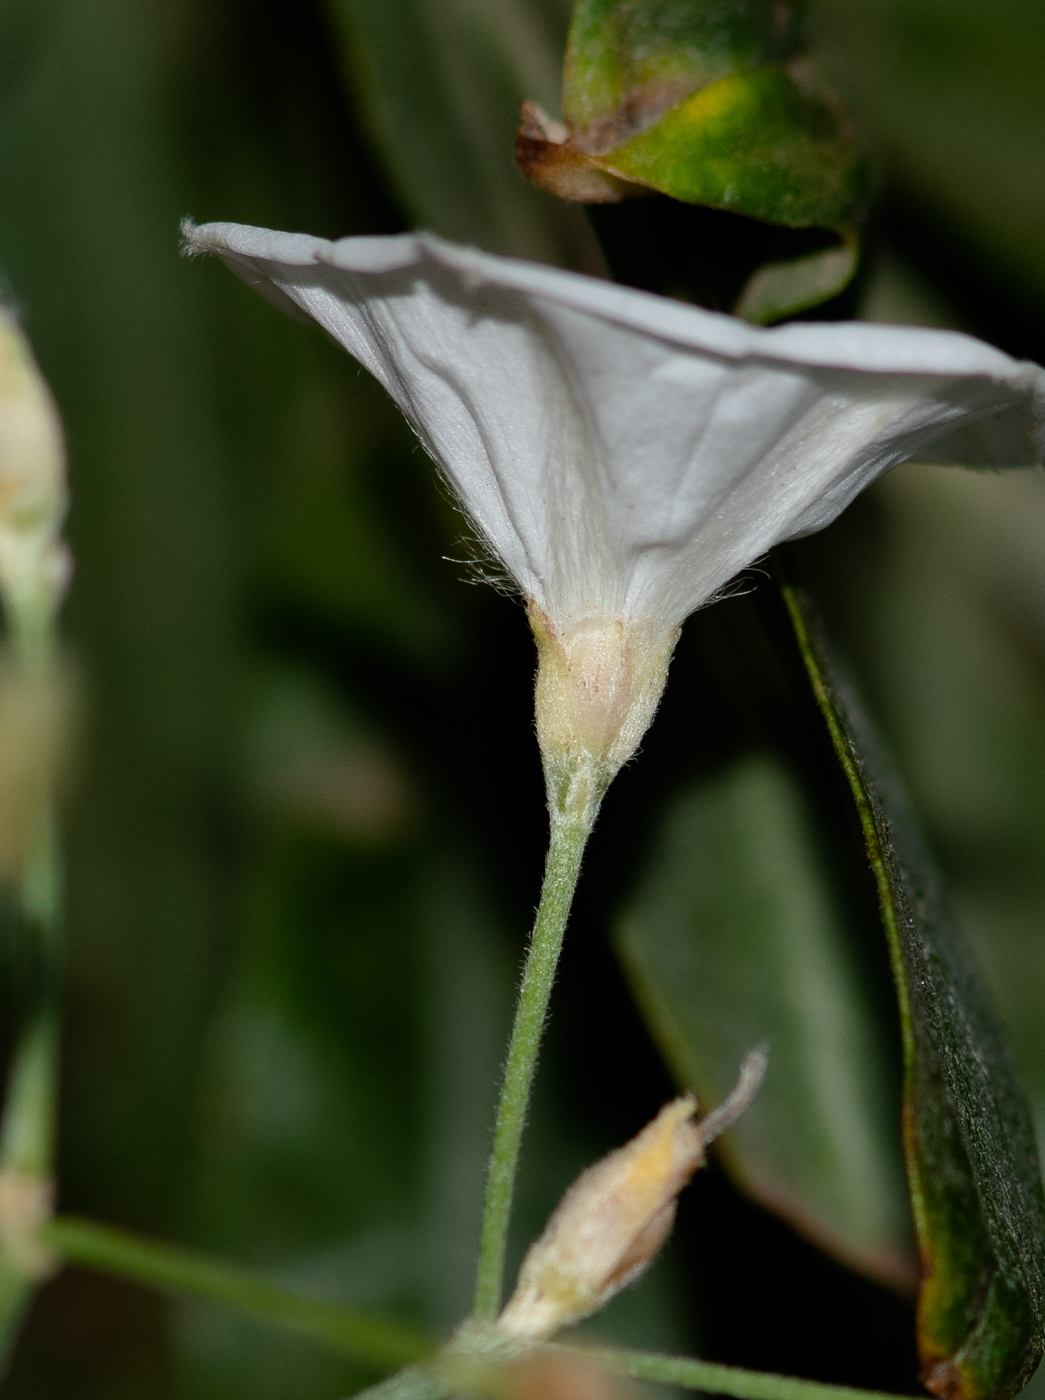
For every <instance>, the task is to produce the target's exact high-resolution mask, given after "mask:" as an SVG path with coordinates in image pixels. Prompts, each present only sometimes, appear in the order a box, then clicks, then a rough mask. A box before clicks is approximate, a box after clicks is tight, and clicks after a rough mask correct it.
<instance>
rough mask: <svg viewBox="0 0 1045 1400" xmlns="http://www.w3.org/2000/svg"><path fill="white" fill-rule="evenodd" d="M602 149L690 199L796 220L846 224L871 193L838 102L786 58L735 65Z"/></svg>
mask: <svg viewBox="0 0 1045 1400" xmlns="http://www.w3.org/2000/svg"><path fill="white" fill-rule="evenodd" d="M601 159H602V161H603V162H604V163H605V165H606V166H607V167H608V168H609V169H610V170H611V171H612V172H613V173H614V174H616V175H620V176H623V177H624V178H625V179H628V180H633V181H635V182H636V183H640V184H643V185H648V186H649V187H650V188H651V189H654V190H658V191H660V192H661V193H662V194H667V195H670V196H671V197H672V198H673V199H679V200H682V201H683V202H684V203H686V204H708V205H711V206H713V207H714V208H716V209H730V210H732V211H733V212H734V213H737V214H747V215H748V216H750V217H751V218H755V219H764V220H766V221H767V222H769V223H777V224H787V225H789V226H790V227H793V228H805V227H811V226H823V227H824V228H846V227H848V226H849V225H850V224H852V223H853V222H854V221H855V220H856V218H857V217H858V215H859V212H860V207H861V204H862V202H863V198H864V176H863V170H862V167H861V165H860V163H859V160H858V157H857V153H856V150H855V148H854V146H853V145H852V144H851V142H850V141H849V140H848V139H847V137H846V135H845V133H844V131H843V130H842V129H841V128H840V126H839V124H838V122H837V121H836V119H835V117H834V115H833V113H832V112H831V110H830V108H829V107H828V106H827V104H826V103H825V102H824V101H823V100H822V99H821V98H820V97H819V96H818V95H815V94H810V93H806V92H803V91H802V90H801V88H800V87H799V86H798V84H797V83H796V82H795V81H794V79H793V78H791V77H790V76H789V74H787V73H786V72H784V71H782V70H781V69H778V68H758V69H755V70H754V71H752V72H738V73H731V74H730V75H729V77H727V78H723V79H721V80H720V81H719V82H717V83H712V84H711V85H710V86H709V87H706V88H702V89H701V90H700V91H699V92H696V93H694V94H693V96H692V97H688V98H686V100H685V101H684V102H680V103H679V104H678V106H676V107H672V108H671V110H670V111H668V112H666V113H665V114H664V115H663V116H662V117H661V119H660V120H659V121H658V122H657V123H656V125H654V126H652V127H650V128H649V130H647V131H642V132H640V133H639V134H638V135H636V136H633V137H631V138H630V139H629V140H627V141H624V142H622V143H621V144H620V145H617V146H614V148H613V149H612V150H611V151H609V152H607V153H606V154H604V155H602V157H601Z"/></svg>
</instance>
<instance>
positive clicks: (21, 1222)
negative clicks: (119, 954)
mask: <svg viewBox="0 0 1045 1400" xmlns="http://www.w3.org/2000/svg"><path fill="white" fill-rule="evenodd" d="M18 894H19V913H20V918H21V923H22V926H23V928H24V930H25V934H26V935H27V937H26V941H27V943H28V945H29V951H30V953H31V956H32V961H33V963H34V967H33V975H34V977H35V978H36V979H37V982H36V988H35V992H34V995H33V1004H32V1006H31V1008H30V1010H29V1013H28V1015H27V1017H26V1020H25V1024H24V1025H23V1027H22V1030H21V1032H20V1034H19V1036H18V1040H17V1042H16V1044H15V1048H14V1054H13V1056H12V1059H11V1068H10V1072H9V1074H8V1081H7V1094H6V1097H5V1100H4V1107H3V1119H2V1122H0V1179H2V1180H5V1181H7V1182H10V1183H12V1184H13V1185H14V1187H15V1189H16V1197H15V1199H16V1200H17V1199H18V1196H17V1186H18V1184H19V1183H22V1184H23V1186H31V1184H32V1183H35V1184H36V1185H37V1186H38V1187H39V1188H40V1190H41V1191H42V1192H44V1193H45V1194H44V1197H43V1200H44V1201H46V1199H47V1197H46V1193H47V1192H48V1190H49V1188H50V1183H51V1178H52V1176H53V1174H54V1141H55V1126H56V1116H57V1083H58V1043H59V1016H60V988H61V975H62V900H61V864H60V860H59V855H58V847H57V842H56V839H55V834H54V830H53V827H52V825H51V822H50V819H49V818H48V817H45V818H44V819H43V820H42V821H41V825H40V829H39V833H38V835H37V839H36V841H35V842H34V844H33V847H32V849H31V850H30V852H29V854H28V856H27V858H26V862H25V866H24V868H23V872H22V877H21V880H20V884H19V891H18ZM22 1199H23V1200H25V1199H27V1198H25V1197H23V1198H22ZM28 1201H32V1196H30V1197H29V1198H28ZM45 1208H46V1207H45ZM29 1209H30V1210H34V1209H39V1205H38V1204H37V1205H35V1206H33V1205H30V1206H29ZM20 1214H21V1212H20ZM35 1223H36V1220H35V1218H20V1219H17V1220H13V1221H12V1220H5V1222H4V1229H5V1231H14V1232H15V1233H16V1235H22V1236H24V1237H25V1238H27V1239H28V1238H30V1237H31V1234H32V1230H33V1227H34V1225H35ZM31 1248H32V1247H31V1246H30V1249H31ZM47 1272H48V1262H47V1260H46V1257H44V1258H42V1259H39V1260H37V1259H34V1258H33V1257H32V1254H31V1253H30V1254H29V1255H28V1256H26V1254H25V1253H24V1246H23V1247H21V1248H20V1247H19V1244H18V1240H17V1239H12V1238H11V1237H10V1235H8V1234H6V1233H5V1236H4V1241H3V1247H2V1248H0V1374H3V1371H4V1369H5V1368H6V1365H7V1362H8V1360H9V1359H10V1355H11V1351H12V1349H13V1347H14V1343H15V1339H16V1337H17V1335H18V1330H19V1327H20V1324H21V1321H22V1318H23V1316H24V1314H25V1311H26V1308H27V1307H28V1306H29V1302H30V1300H31V1298H32V1295H33V1290H34V1288H35V1286H36V1285H37V1284H38V1283H39V1282H40V1281H41V1279H42V1278H43V1277H46V1274H47Z"/></svg>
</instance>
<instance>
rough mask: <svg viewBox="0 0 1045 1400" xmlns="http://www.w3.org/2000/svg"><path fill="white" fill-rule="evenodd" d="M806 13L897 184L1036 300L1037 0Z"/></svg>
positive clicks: (1040, 280)
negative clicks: (826, 44)
mask: <svg viewBox="0 0 1045 1400" xmlns="http://www.w3.org/2000/svg"><path fill="white" fill-rule="evenodd" d="M815 13H816V17H817V20H818V30H819V32H820V33H821V35H823V36H826V37H827V38H828V40H829V48H830V56H831V59H832V66H833V70H834V72H835V74H836V75H837V77H838V78H839V80H840V81H841V82H842V84H843V86H844V88H845V91H846V96H847V98H848V99H851V101H852V102H853V104H854V105H855V106H856V107H857V109H858V110H859V112H860V115H861V117H862V118H863V119H864V121H865V122H866V125H867V127H868V129H869V130H870V131H872V132H874V133H876V135H877V138H878V143H879V149H880V152H881V155H882V156H883V157H884V159H885V161H886V162H887V164H888V166H889V167H890V169H891V172H892V174H893V175H894V177H896V178H897V179H898V181H899V182H900V183H901V185H902V187H903V190H904V192H905V194H907V195H908V196H909V197H911V198H913V199H914V200H915V201H916V202H917V203H918V205H919V206H921V207H922V208H923V209H924V208H928V209H929V210H930V211H931V213H932V216H933V218H934V219H936V220H938V221H939V223H940V225H941V226H942V227H943V228H945V229H946V228H948V227H949V226H950V227H951V228H953V226H954V225H953V223H952V221H957V225H958V228H959V229H960V230H961V231H962V233H964V235H965V236H966V237H971V238H972V239H973V240H974V241H975V243H976V244H977V245H978V246H979V248H980V249H981V250H982V251H983V252H985V253H986V255H987V256H988V257H989V258H991V259H993V260H994V261H995V263H996V267H997V270H998V271H1000V272H1001V273H1002V274H1003V275H1004V276H1005V277H1007V278H1009V279H1012V280H1014V281H1016V282H1017V283H1018V284H1019V285H1022V286H1024V287H1026V288H1027V290H1028V291H1030V292H1032V293H1033V295H1034V297H1035V299H1036V301H1037V303H1038V307H1039V309H1040V308H1041V307H1042V306H1045V259H1043V258H1042V255H1041V253H1042V245H1043V240H1045V85H1043V84H1042V81H1041V74H1042V71H1043V69H1045V7H1043V6H1042V5H1041V3H1040V0H992V2H991V3H986V0H949V3H947V4H940V3H939V0H815Z"/></svg>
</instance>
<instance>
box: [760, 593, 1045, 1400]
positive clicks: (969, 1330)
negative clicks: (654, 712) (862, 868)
mask: <svg viewBox="0 0 1045 1400" xmlns="http://www.w3.org/2000/svg"><path fill="white" fill-rule="evenodd" d="M783 593H784V600H785V603H786V605H787V608H788V611H789V614H790V617H791V621H792V623H793V626H794V629H795V635H796V637H797V639H798V644H799V647H800V650H801V653H802V657H803V660H804V663H805V666H806V669H807V671H808V674H809V678H810V681H811V683H812V686H813V689H814V692H815V694H816V698H817V701H818V703H819V705H820V709H821V712H822V714H823V716H824V719H825V721H826V723H827V727H828V730H829V732H830V736H831V740H832V743H833V745H834V748H835V752H836V754H837V756H838V759H839V762H840V763H841V765H842V768H843V771H844V773H845V776H846V779H847V780H848V783H849V786H850V789H851V791H852V794H853V799H854V801H855V803H856V807H857V812H858V814H859V818H860V822H861V826H862V828H863V833H864V839H865V842H866V847H867V854H868V858H869V860H870V863H871V867H872V870H873V872H874V875H875V879H876V882H877V886H878V896H879V903H880V907H881V914H882V922H883V925H884V928H885V932H886V936H887V938H888V941H889V948H890V955H891V958H892V963H893V971H894V976H895V979H896V987H897V994H898V999H899V1005H900V1015H901V1025H902V1033H903V1050H904V1148H905V1156H906V1163H907V1173H908V1183H909V1189H910V1193H911V1201H912V1207H913V1213H914V1220H915V1229H916V1234H917V1238H918V1246H919V1252H920V1254H921V1259H922V1277H923V1283H922V1290H921V1295H920V1298H919V1307H918V1341H919V1350H920V1354H921V1359H922V1366H923V1378H924V1380H925V1383H926V1385H927V1386H928V1387H929V1389H931V1390H933V1391H934V1392H935V1393H936V1394H938V1395H941V1396H946V1397H970V1398H971V1397H986V1398H988V1400H1007V1397H1009V1396H1011V1395H1014V1394H1015V1393H1016V1392H1017V1391H1018V1390H1019V1389H1020V1388H1021V1387H1022V1386H1023V1385H1025V1384H1026V1382H1027V1381H1028V1380H1029V1378H1030V1376H1031V1375H1032V1374H1033V1372H1034V1369H1035V1367H1036V1366H1037V1364H1038V1362H1039V1360H1040V1359H1041V1356H1042V1352H1043V1350H1045V1200H1043V1195H1042V1184H1041V1172H1040V1166H1039V1162H1038V1154H1037V1150H1036V1147H1035V1142H1034V1133H1033V1128H1032V1124H1031V1118H1030V1113H1029V1109H1028V1106H1027V1103H1026V1100H1025V1098H1024V1095H1023V1091H1022V1089H1021V1087H1020V1085H1019V1082H1018V1080H1017V1077H1016V1073H1015V1068H1014V1065H1013V1060H1012V1055H1011V1052H1010V1050H1009V1047H1008V1044H1007V1042H1006V1040H1005V1036H1004V1033H1003V1031H1002V1029H1001V1027H1000V1025H999V1023H998V1020H997V1017H996V1015H995V1012H994V1010H993V1007H992V1006H991V1003H990V999H989V996H988V994H987V992H986V990H985V988H984V985H983V982H982V980H981V976H980V973H979V970H978V968H977V966H976V964H975V962H974V960H973V958H972V956H971V954H970V953H969V950H968V948H967V946H966V944H965V942H964V940H963V938H962V936H961V933H960V931H959V929H958V928H957V925H956V924H955V922H954V919H953V916H952V915H951V913H950V911H949V909H948V907H947V904H946V901H945V898H944V895H943V891H942V889H941V886H940V879H939V876H938V874H937V872H936V870H935V868H934V866H933V864H932V862H931V859H930V857H929V856H928V854H927V852H926V850H925V848H924V845H923V842H922V839H921V836H920V834H919V832H918V830H917V827H916V825H915V824H914V822H913V819H912V817H911V814H910V812H909V811H908V809H907V806H906V800H905V797H904V795H903V792H902V790H901V788H900V786H899V784H898V782H897V780H896V778H895V776H894V775H893V774H892V772H891V771H890V767H889V764H888V762H887V760H886V758H885V756H884V755H883V753H882V751H881V748H880V745H879V743H878V740H877V738H876V736H875V734H874V732H873V730H872V728H871V726H870V724H869V721H868V719H867V717H866V715H865V714H864V713H863V711H862V710H861V708H860V706H859V704H858V702H857V700H856V698H855V696H854V695H853V693H852V690H851V688H850V687H849V685H848V684H847V683H846V682H845V681H844V680H843V679H841V678H840V676H839V675H838V673H837V670H836V668H835V667H834V665H833V664H832V662H831V660H830V658H829V654H828V651H827V647H826V643H825V640H824V638H823V636H822V633H821V631H820V629H819V626H818V624H817V623H816V621H815V619H814V618H813V617H812V615H811V612H810V607H809V603H808V600H807V599H805V598H804V597H803V595H802V594H801V592H800V591H799V590H798V589H796V588H795V587H794V586H792V585H790V584H785V585H784V588H783Z"/></svg>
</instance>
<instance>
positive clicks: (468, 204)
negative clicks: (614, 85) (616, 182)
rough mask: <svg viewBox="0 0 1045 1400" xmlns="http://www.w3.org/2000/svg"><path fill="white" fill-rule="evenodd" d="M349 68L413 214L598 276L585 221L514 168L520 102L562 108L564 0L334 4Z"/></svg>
mask: <svg viewBox="0 0 1045 1400" xmlns="http://www.w3.org/2000/svg"><path fill="white" fill-rule="evenodd" d="M327 6H328V9H329V12H330V15H331V20H332V23H333V25H334V28H335V31H336V32H337V34H338V35H339V36H340V40H341V44H342V49H343V53H344V61H345V71H346V75H348V76H349V77H350V81H351V87H352V89H353V95H354V96H355V97H356V99H357V100H359V101H361V102H362V106H363V112H364V114H365V117H366V121H367V124H368V126H369V127H370V130H371V133H372V135H373V138H374V140H375V142H376V144H377V146H378V148H379V149H380V151H381V152H382V154H383V156H384V159H385V163H386V168H387V170H388V173H389V175H390V177H391V178H392V180H393V181H394V183H395V185H396V187H397V190H398V193H399V195H400V197H401V198H402V200H403V202H404V204H405V205H406V207H407V208H408V209H409V210H410V212H411V214H412V215H413V217H414V219H415V220H417V222H418V223H419V224H422V225H423V226H424V227H426V228H430V229H434V230H435V232H437V233H441V234H443V235H444V236H445V237H447V238H454V239H457V240H459V241H462V242H466V243H478V244H479V245H480V246H482V247H484V248H487V249H490V250H491V251H493V252H498V253H510V254H513V255H515V256H517V257H527V258H534V259H537V260H538V261H543V262H553V263H563V264H565V265H567V266H570V267H576V268H579V269H581V270H584V271H597V270H598V269H599V267H600V266H601V259H600V257H599V253H598V250H597V247H596V244H595V240H594V237H593V235H592V234H591V231H590V230H589V228H588V226H587V224H586V222H585V220H584V218H583V216H582V215H581V214H580V213H579V212H578V211H576V210H571V209H568V208H564V207H563V206H562V205H561V204H558V203H557V201H555V200H552V199H548V198H547V197H546V196H543V195H541V194H539V193H537V192H536V191H535V190H533V189H530V188H528V187H527V186H526V184H525V183H524V182H523V181H522V180H520V179H519V176H518V174H517V172H516V171H515V170H514V169H513V167H512V156H511V152H512V141H513V139H514V135H515V128H516V125H517V122H518V113H519V104H520V102H521V101H522V99H523V98H524V97H525V96H527V95H528V94H532V93H536V94H538V95H539V96H540V98H541V99H542V100H543V101H546V102H549V103H554V102H555V101H556V100H557V96H558V70H559V55H560V53H561V52H562V43H563V39H564V37H565V30H566V19H567V12H566V9H565V4H564V3H562V2H560V0H543V3H542V0H327Z"/></svg>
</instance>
